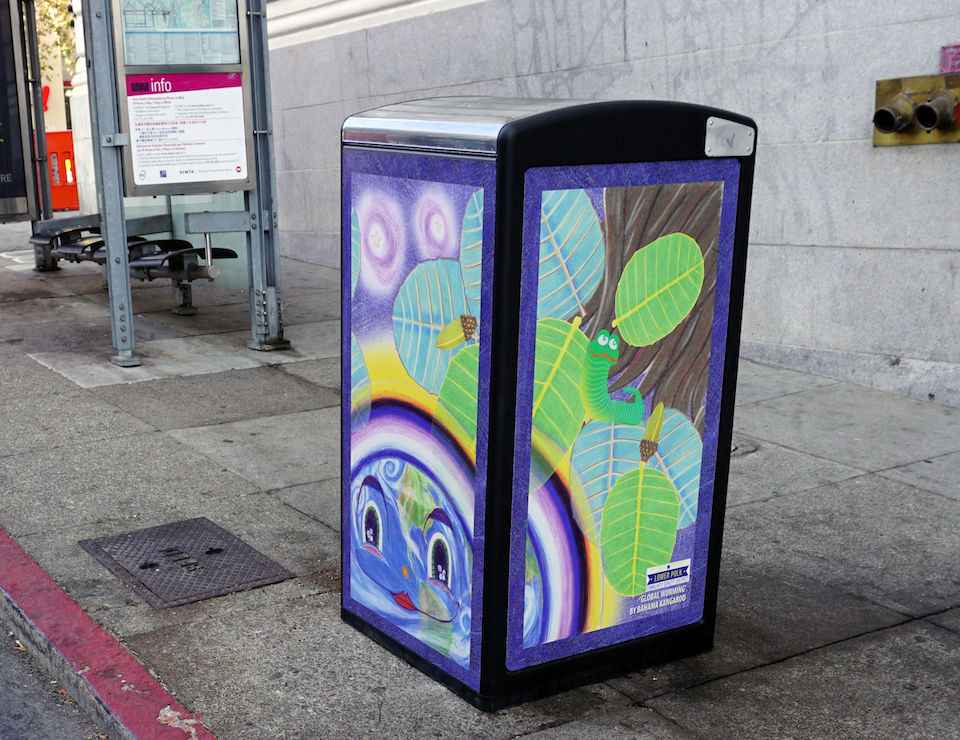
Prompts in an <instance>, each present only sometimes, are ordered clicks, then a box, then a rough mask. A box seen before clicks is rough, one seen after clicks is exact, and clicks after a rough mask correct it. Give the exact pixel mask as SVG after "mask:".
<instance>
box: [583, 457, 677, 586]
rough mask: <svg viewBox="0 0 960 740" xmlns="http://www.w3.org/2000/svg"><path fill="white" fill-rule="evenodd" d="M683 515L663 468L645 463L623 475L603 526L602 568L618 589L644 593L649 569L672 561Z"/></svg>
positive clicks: (605, 510)
mask: <svg viewBox="0 0 960 740" xmlns="http://www.w3.org/2000/svg"><path fill="white" fill-rule="evenodd" d="M679 514H680V500H679V497H678V496H677V489H676V488H675V487H674V485H673V483H671V482H670V479H669V478H667V476H665V475H664V474H663V473H662V472H660V471H659V470H654V469H653V468H648V467H646V466H645V465H643V464H642V463H641V465H640V467H639V468H637V469H635V470H631V471H630V472H629V473H625V474H624V475H622V476H620V480H618V481H617V483H616V485H614V487H613V489H612V490H611V491H610V495H609V496H607V502H606V504H605V505H604V507H603V519H602V523H601V525H600V554H601V557H602V559H603V570H604V573H605V574H606V577H607V580H608V581H609V582H610V585H611V586H613V588H614V590H616V592H617V593H619V594H623V595H624V596H638V595H639V594H642V593H644V592H645V591H646V590H647V568H652V567H654V566H657V565H663V564H664V563H669V562H670V556H671V555H672V554H673V547H674V545H675V544H676V541H677V520H678V517H679Z"/></svg>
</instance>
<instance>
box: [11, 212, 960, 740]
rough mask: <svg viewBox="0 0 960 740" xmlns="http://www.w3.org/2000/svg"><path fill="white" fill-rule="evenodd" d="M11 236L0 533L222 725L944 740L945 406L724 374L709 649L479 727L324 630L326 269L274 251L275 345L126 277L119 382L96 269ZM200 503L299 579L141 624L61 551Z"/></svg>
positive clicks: (334, 478)
mask: <svg viewBox="0 0 960 740" xmlns="http://www.w3.org/2000/svg"><path fill="white" fill-rule="evenodd" d="M11 233H14V232H13V230H7V231H4V232H3V233H2V234H0V237H2V238H3V245H2V248H0V253H2V254H0V422H2V423H0V486H2V488H0V528H2V529H4V530H6V532H8V533H9V534H10V536H11V537H12V538H13V539H14V540H16V542H17V543H18V544H19V545H20V547H22V548H23V549H24V550H25V551H26V552H27V553H29V555H30V556H31V557H32V558H33V559H34V560H36V561H37V563H39V565H40V566H42V568H44V569H45V570H46V571H47V573H49V574H50V576H51V577H52V578H53V579H54V580H55V581H56V582H57V583H58V584H60V586H62V587H63V589H64V590H65V591H66V592H67V593H68V594H69V595H70V596H71V597H72V598H73V599H74V600H75V601H76V602H77V603H78V604H79V605H80V606H81V607H82V608H83V609H84V610H85V611H86V613H87V614H89V615H90V616H91V617H92V618H93V619H95V620H96V621H97V622H99V623H100V624H101V625H103V626H104V627H105V628H106V629H107V630H108V631H109V632H111V633H112V634H113V635H115V636H117V637H118V638H119V639H120V641H121V642H122V643H123V644H125V645H126V646H127V647H128V648H130V650H132V651H133V653H134V654H135V655H136V656H138V657H139V659H140V660H141V661H142V663H143V664H144V665H145V666H146V667H147V668H148V669H149V670H150V671H151V672H153V673H155V674H156V675H157V676H158V677H159V679H160V680H161V682H162V683H163V684H164V685H165V686H166V687H167V689H168V690H169V691H170V692H171V694H173V695H174V696H176V698H177V700H178V701H179V702H180V703H181V704H182V705H183V706H184V707H186V708H187V709H188V710H189V711H190V712H192V713H193V714H194V715H200V714H202V722H203V724H204V725H206V727H208V728H209V729H210V730H211V732H212V733H213V735H215V736H216V737H217V738H219V740H241V739H242V740H248V739H250V738H258V739H259V738H284V739H293V738H304V739H306V738H327V737H330V738H366V737H372V736H378V737H385V738H424V737H427V738H431V737H448V738H511V737H519V736H525V737H533V738H537V740H559V739H561V738H564V739H565V738H570V739H574V738H578V739H579V738H603V739H604V740H617V739H619V738H651V739H652V738H657V739H658V740H668V739H669V740H672V739H678V740H679V739H681V738H682V739H689V738H702V739H703V740H707V739H709V740H716V739H718V738H737V739H739V738H746V737H752V738H785V737H790V738H797V739H798V740H799V739H807V738H870V739H871V740H880V739H883V738H890V739H891V740H893V739H896V740H904V739H905V738H918V739H919V738H923V739H924V740H927V739H930V738H938V739H947V740H949V739H951V738H960V673H958V665H960V535H958V530H960V484H958V480H960V410H957V409H953V408H948V407H944V406H939V405H935V404H931V403H925V402H921V401H916V400H912V399H907V398H903V397H900V396H895V395H891V394H888V393H883V392H880V391H876V390H873V389H869V388H864V387H861V386H856V385H852V384H849V383H841V382H836V381H833V380H830V379H827V378H821V377H814V376H810V375H804V374H800V373H795V372H789V371H783V370H775V369H771V368H767V367H763V366H759V365H755V364H753V363H750V362H742V363H741V369H740V383H739V390H738V410H737V417H736V433H735V442H736V450H735V451H734V452H733V460H732V465H731V479H730V486H729V497H730V501H729V506H728V510H727V523H726V529H725V540H724V548H723V564H722V570H721V581H720V594H719V616H718V632H717V638H716V647H715V648H714V649H713V651H711V652H710V653H707V654H705V655H702V656H699V657H696V658H692V659H688V660H684V661H679V662H676V663H672V664H669V665H665V666H662V667H659V668H654V669H649V670H645V671H643V672H641V673H637V674H633V675H629V676H625V677H622V678H617V679H613V680H610V681H607V682H605V683H600V684H596V685H593V686H588V687H585V688H582V689H578V690H575V691H571V692H568V693H565V694H561V695H559V696H556V697H553V698H549V699H544V700H541V701H537V702H534V703H531V704H527V705H524V706H520V707H516V708H511V709H506V710H501V711H498V712H495V713H492V714H485V713H483V712H480V711H478V710H476V709H474V708H473V707H472V706H470V705H469V704H467V703H465V702H464V701H462V700H460V699H459V698H457V697H456V696H455V695H454V694H452V693H451V692H449V691H448V690H446V689H445V688H443V687H441V686H440V685H439V684H437V683H436V682H434V681H432V680H431V679H429V678H427V677H425V676H424V675H422V674H420V673H419V672H418V671H416V670H414V669H412V668H410V667H409V666H408V665H407V664H406V663H404V662H403V661H401V660H400V659H398V658H396V657H394V656H393V655H392V654H391V653H389V652H387V651H385V650H383V649H382V648H380V647H379V646H377V645H376V644H375V643H373V642H372V641H371V640H369V639H367V638H365V637H363V636H362V635H361V634H359V633H358V632H357V631H355V630H354V629H352V628H350V627H347V626H346V625H345V624H343V623H342V622H341V620H340V593H339V591H340V583H339V527H340V515H339V482H338V475H339V455H340V452H339V408H338V404H339V392H340V389H339V384H340V383H339V381H340V376H339V277H338V274H337V273H336V271H334V270H330V269H326V268H322V267H317V266H313V265H307V264H303V263H298V262H293V261H290V260H284V264H283V270H284V272H283V286H284V290H283V294H284V318H285V325H286V336H287V337H288V338H289V339H290V340H291V341H292V344H293V350H291V351H289V352H276V353H257V352H254V351H252V350H249V349H247V348H246V347H245V346H244V342H245V340H246V339H247V338H248V337H249V317H248V310H247V306H248V303H247V296H246V294H245V293H243V292H242V291H226V290H222V289H218V288H215V287H210V288H205V287H202V286H198V287H197V288H196V289H195V297H196V303H197V305H198V306H200V312H199V314H198V315H197V316H193V317H181V316H175V315H174V314H172V313H171V312H170V310H169V308H170V306H171V299H170V297H169V287H168V285H166V284H165V283H160V281H158V285H151V284H141V283H135V284H134V285H133V293H134V308H135V314H136V329H137V352H138V354H140V355H141V356H142V357H143V359H144V362H143V365H142V366H141V367H140V368H135V369H126V370H124V369H121V368H117V367H115V366H113V365H111V364H110V363H109V357H110V355H111V352H112V351H111V346H110V345H111V340H110V333H109V318H108V316H107V310H106V305H105V304H106V293H105V291H103V290H102V288H101V287H100V275H99V270H96V269H94V268H93V267H92V266H89V265H79V266H78V265H66V266H64V268H63V269H62V270H61V271H59V272H57V273H46V274H38V273H34V272H32V271H30V269H29V266H28V264H27V262H24V260H23V259H22V258H21V259H20V261H19V262H18V261H17V259H18V258H17V257H15V256H10V255H11V254H14V253H16V252H17V249H18V248H19V249H23V248H24V247H23V246H20V245H16V244H12V243H11V241H10V236H9V235H10V234H11ZM24 265H27V266H26V267H24ZM201 516H203V517H207V518H209V519H211V520H213V521H214V522H216V523H217V524H219V525H221V526H222V527H224V528H226V529H227V530H229V531H230V532H232V533H233V534H235V535H237V536H238V537H240V538H241V539H243V540H244V541H245V542H247V543H248V544H250V545H252V546H253V547H255V548H257V549H258V550H260V551H261V552H262V553H264V554H265V555H267V556H269V557H271V558H273V559H274V560H276V561H277V562H279V563H280V564H281V565H283V566H284V567H286V568H288V569H290V570H292V571H293V572H295V573H296V575H297V577H296V578H295V579H293V580H288V581H285V582H283V583H280V584H277V585H272V586H267V587H264V588H259V589H255V590H252V591H248V592H245V593H240V594H233V595H229V596H224V597H220V598H216V599H211V600H207V601H202V602H198V603H195V604H191V605H188V606H184V607H179V608H173V609H165V610H162V611H158V610H155V609H153V608H152V607H150V606H149V605H147V604H145V603H144V602H143V600H142V599H141V598H139V597H138V596H137V595H136V594H135V593H134V592H133V591H131V590H129V589H128V588H126V587H125V586H124V585H123V584H122V583H121V582H120V581H119V580H117V579H116V578H115V577H114V576H113V575H111V574H110V573H109V572H108V571H107V570H105V569H104V568H103V567H102V566H101V565H100V564H99V563H98V562H97V561H95V560H94V559H93V558H92V557H91V556H90V555H88V554H87V553H86V552H85V551H84V550H83V549H81V548H80V546H79V545H78V544H77V543H78V541H80V540H85V539H89V538H94V537H100V536H105V535H114V534H120V533H123V532H128V531H131V530H135V529H141V528H144V527H149V526H154V525H159V524H165V523H168V522H174V521H180V520H184V519H190V518H193V517H201ZM2 711H4V710H3V709H2V708H0V712H2ZM184 737H190V735H189V733H188V732H186V731H185V732H184Z"/></svg>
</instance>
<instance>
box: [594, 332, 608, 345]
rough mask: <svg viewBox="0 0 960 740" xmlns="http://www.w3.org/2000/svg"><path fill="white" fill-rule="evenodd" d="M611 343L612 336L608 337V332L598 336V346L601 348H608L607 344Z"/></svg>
mask: <svg viewBox="0 0 960 740" xmlns="http://www.w3.org/2000/svg"><path fill="white" fill-rule="evenodd" d="M609 341H610V335H608V334H607V333H606V332H601V333H600V334H598V335H597V344H599V345H600V346H601V347H606V346H607V342H609Z"/></svg>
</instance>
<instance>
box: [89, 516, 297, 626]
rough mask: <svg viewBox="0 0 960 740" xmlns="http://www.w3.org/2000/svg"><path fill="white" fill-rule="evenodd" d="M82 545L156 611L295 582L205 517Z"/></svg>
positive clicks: (95, 540)
mask: <svg viewBox="0 0 960 740" xmlns="http://www.w3.org/2000/svg"><path fill="white" fill-rule="evenodd" d="M80 546H81V547H83V549H84V550H86V551H87V552H89V553H90V554H91V555H93V556H94V557H95V558H96V559H97V560H99V561H100V563H101V564H102V565H103V566H104V567H106V568H107V570H109V571H110V572H111V573H113V574H114V575H115V576H116V577H117V578H119V579H120V580H121V581H123V582H124V583H125V584H126V585H127V586H129V587H130V588H131V589H133V590H134V591H135V592H136V593H137V594H139V595H140V596H141V597H142V598H143V599H144V600H145V601H146V602H147V603H148V604H150V605H151V606H153V607H154V608H156V609H163V608H166V607H171V606H181V605H183V604H189V603H191V602H194V601H202V600H204V599H210V598H213V597H214V596H223V595H225V594H229V593H233V592H236V591H245V590H247V589H251V588H256V587H258V586H266V585H268V584H271V583H279V582H280V581H285V580H287V579H288V578H293V577H294V576H293V573H291V572H290V571H288V570H286V569H285V568H282V567H281V566H279V565H278V564H277V563H275V562H273V561H272V560H270V558H268V557H266V556H265V555H263V554H262V553H260V552H257V551H256V550H254V549H253V548H252V547H250V545H248V544H247V543H245V542H243V541H242V540H240V539H239V538H237V537H235V536H234V535H232V534H230V533H229V532H228V531H226V530H225V529H223V528H221V527H218V526H217V525H216V524H214V523H213V522H211V521H210V520H209V519H205V518H203V517H201V518H199V519H189V520H187V521H183V522H174V523H173V524H164V525H162V526H159V527H150V528H149V529H140V530H137V531H135V532H127V533H126V534H118V535H114V536H111V537H100V538H97V539H92V540H83V541H82V542H80Z"/></svg>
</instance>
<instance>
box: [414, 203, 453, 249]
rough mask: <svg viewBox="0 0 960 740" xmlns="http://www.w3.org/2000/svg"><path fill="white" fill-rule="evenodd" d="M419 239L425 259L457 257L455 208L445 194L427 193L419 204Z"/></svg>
mask: <svg viewBox="0 0 960 740" xmlns="http://www.w3.org/2000/svg"><path fill="white" fill-rule="evenodd" d="M416 223H417V239H418V241H419V242H420V254H421V257H423V258H424V259H437V258H439V257H456V255H457V247H458V246H459V245H458V244H457V238H456V237H457V235H456V233H455V232H454V228H453V223H454V219H453V209H452V208H451V207H450V203H449V202H448V201H447V199H446V198H444V197H443V196H434V195H425V196H423V198H421V199H420V202H419V203H418V204H417V221H416Z"/></svg>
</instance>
